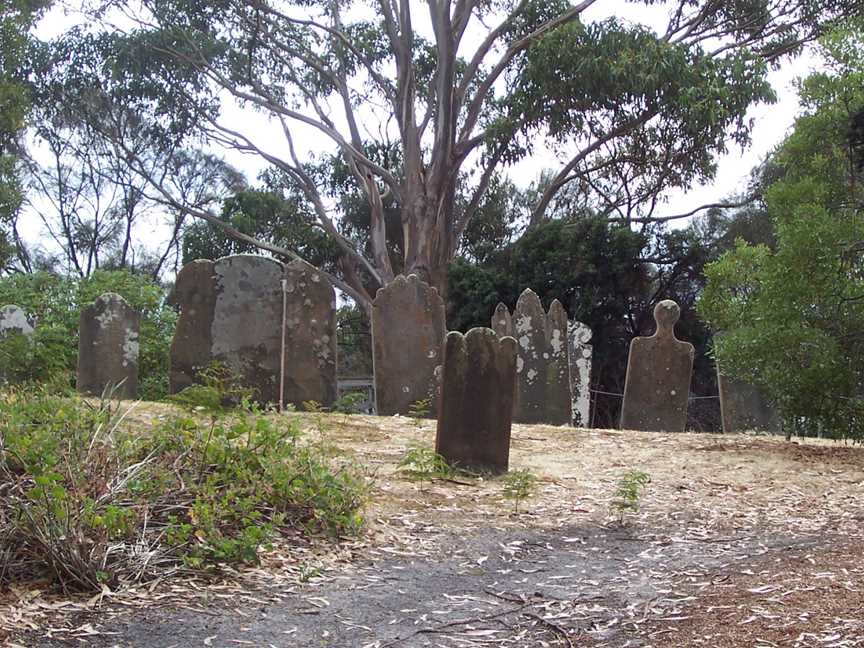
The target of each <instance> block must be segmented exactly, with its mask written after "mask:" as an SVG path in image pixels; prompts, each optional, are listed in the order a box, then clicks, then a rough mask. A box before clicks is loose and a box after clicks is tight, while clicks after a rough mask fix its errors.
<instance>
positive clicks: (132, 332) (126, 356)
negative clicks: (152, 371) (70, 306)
mask: <svg viewBox="0 0 864 648" xmlns="http://www.w3.org/2000/svg"><path fill="white" fill-rule="evenodd" d="M140 329H141V314H140V313H139V312H138V311H137V310H135V309H134V308H132V306H130V305H129V304H128V302H126V300H125V299H123V297H121V296H120V295H118V294H116V293H105V294H104V295H102V296H101V297H99V299H97V300H96V301H95V302H93V303H92V304H90V305H88V306H85V307H84V308H83V309H82V310H81V315H80V318H79V328H78V379H77V388H78V391H79V392H81V393H83V394H91V395H96V396H101V395H102V394H103V393H104V394H108V395H113V396H116V397H120V398H135V397H136V395H137V392H138V350H139V344H138V335H139V332H140Z"/></svg>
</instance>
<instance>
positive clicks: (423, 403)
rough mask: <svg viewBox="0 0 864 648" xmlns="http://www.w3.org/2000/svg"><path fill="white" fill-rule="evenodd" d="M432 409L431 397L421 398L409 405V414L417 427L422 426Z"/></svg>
mask: <svg viewBox="0 0 864 648" xmlns="http://www.w3.org/2000/svg"><path fill="white" fill-rule="evenodd" d="M431 409H432V399H431V398H420V399H418V400H416V401H414V402H413V403H411V405H410V406H409V407H408V416H409V418H411V419H412V420H413V421H414V425H415V426H416V427H422V425H423V419H425V418H428V417H429V412H430V411H431Z"/></svg>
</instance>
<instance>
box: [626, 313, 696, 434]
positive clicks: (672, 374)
mask: <svg viewBox="0 0 864 648" xmlns="http://www.w3.org/2000/svg"><path fill="white" fill-rule="evenodd" d="M680 316H681V309H680V308H679V307H678V304H676V303H675V302H674V301H672V300H669V299H666V300H663V301H661V302H660V303H659V304H657V306H655V307H654V321H655V322H656V323H657V331H656V332H655V333H654V335H652V336H651V337H637V338H634V339H633V340H632V342H630V356H629V358H628V361H627V379H626V382H625V384H624V404H623V406H622V408H621V428H622V429H625V430H650V431H656V432H683V431H684V427H685V425H686V424H687V399H688V396H689V392H690V376H691V374H692V371H693V353H694V351H693V345H692V344H690V343H689V342H682V341H680V340H678V339H677V338H676V337H675V323H676V322H677V321H678V318H679V317H680Z"/></svg>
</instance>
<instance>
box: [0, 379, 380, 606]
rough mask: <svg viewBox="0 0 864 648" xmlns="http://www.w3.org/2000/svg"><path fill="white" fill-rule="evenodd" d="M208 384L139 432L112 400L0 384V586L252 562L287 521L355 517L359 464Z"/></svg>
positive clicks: (87, 582)
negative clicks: (182, 409)
mask: <svg viewBox="0 0 864 648" xmlns="http://www.w3.org/2000/svg"><path fill="white" fill-rule="evenodd" d="M199 391H200V390H199ZM215 391H217V392H218V390H215ZM213 395H214V392H212V391H211V392H206V391H205V392H202V393H201V394H198V395H197V396H196V395H195V394H191V393H187V394H186V399H187V402H186V404H187V405H188V409H189V412H188V413H187V414H183V415H178V416H174V417H172V418H170V419H169V420H167V421H164V422H162V423H160V424H157V425H155V426H154V427H153V428H152V429H150V430H145V431H143V432H142V431H141V430H137V431H133V430H131V429H130V428H129V426H127V425H125V424H124V417H125V416H126V414H127V413H126V412H122V411H119V410H118V406H117V405H116V404H114V403H112V402H111V401H109V400H103V401H101V402H99V403H96V404H92V405H91V404H89V403H88V402H87V401H84V400H81V399H79V398H77V397H60V396H54V395H52V394H50V393H47V392H46V391H40V390H32V389H31V390H23V389H19V390H12V391H8V392H6V393H4V394H0V481H2V482H3V483H4V488H2V489H0V585H6V584H9V583H11V582H15V581H17V580H21V579H24V578H28V577H33V576H39V577H48V578H50V579H51V580H52V581H53V582H54V583H55V584H57V585H58V586H59V587H61V588H63V589H64V590H96V591H99V590H100V589H101V588H102V586H103V584H105V585H108V586H110V587H112V588H114V587H117V586H122V585H123V584H127V583H131V582H135V581H141V580H147V579H150V578H154V577H159V576H164V575H166V574H170V573H171V572H173V571H176V570H178V569H181V568H182V569H186V570H188V569H193V570H213V569H216V568H218V567H219V566H220V565H224V564H249V563H255V562H257V561H258V556H259V553H260V551H261V549H262V548H264V547H266V546H268V544H270V543H272V542H273V541H274V540H276V539H277V538H279V537H280V536H283V535H285V534H287V533H291V532H293V531H295V530H296V531H300V532H305V533H327V534H331V535H333V536H341V535H349V534H356V533H358V532H359V531H360V530H361V529H362V525H363V519H362V516H361V511H362V508H363V506H364V504H365V502H366V500H367V497H368V493H369V483H368V479H367V476H366V475H365V474H364V473H363V472H362V471H361V470H359V469H358V468H356V467H354V466H352V465H350V464H344V463H343V464H335V463H333V462H330V461H328V460H327V459H326V458H325V457H323V456H322V455H321V453H320V452H319V451H318V450H317V448H316V447H315V446H313V445H309V444H305V443H302V442H301V434H300V431H299V428H298V426H297V425H296V423H295V422H293V421H291V420H287V419H283V418H278V419H276V418H270V417H266V416H264V415H263V413H262V412H261V411H260V410H258V409H257V407H255V406H254V405H249V404H248V403H247V404H246V405H245V406H244V407H242V408H239V409H234V410H230V411H229V410H225V409H224V406H223V405H222V404H221V401H218V402H217V401H216V400H214V399H213V398H212V396H213ZM202 402H205V403H209V405H206V404H201V403H202ZM210 406H212V407H210ZM199 407H200V408H204V410H203V411H202V410H198V409H197V408H199ZM208 407H209V409H208ZM202 413H203V414H209V416H202V415H201V414H202Z"/></svg>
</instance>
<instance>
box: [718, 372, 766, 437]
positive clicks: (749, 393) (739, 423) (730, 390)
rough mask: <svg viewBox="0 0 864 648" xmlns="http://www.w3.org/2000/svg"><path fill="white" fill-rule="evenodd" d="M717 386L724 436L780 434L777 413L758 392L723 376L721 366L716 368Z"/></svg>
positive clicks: (755, 388) (757, 389)
mask: <svg viewBox="0 0 864 648" xmlns="http://www.w3.org/2000/svg"><path fill="white" fill-rule="evenodd" d="M717 386H718V387H719V391H720V417H721V419H722V421H723V431H724V432H726V433H727V434H728V433H732V432H749V431H759V432H776V433H779V432H780V431H781V424H780V417H779V416H778V415H777V410H775V409H774V408H773V407H771V404H770V403H769V402H768V399H766V398H765V395H764V394H763V393H762V391H761V390H760V389H759V388H757V387H754V386H753V385H749V384H747V383H745V382H743V381H740V380H735V379H734V378H729V377H728V376H725V375H723V373H722V372H721V371H720V365H717Z"/></svg>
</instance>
